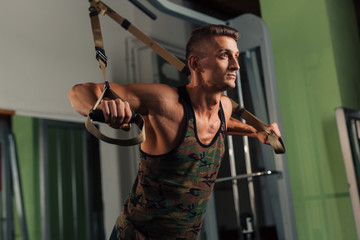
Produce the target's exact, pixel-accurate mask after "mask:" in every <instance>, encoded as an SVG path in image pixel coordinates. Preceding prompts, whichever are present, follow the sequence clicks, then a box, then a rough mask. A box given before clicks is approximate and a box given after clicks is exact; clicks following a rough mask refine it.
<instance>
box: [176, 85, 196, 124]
mask: <svg viewBox="0 0 360 240" xmlns="http://www.w3.org/2000/svg"><path fill="white" fill-rule="evenodd" d="M177 89H178V93H179V98H180V102H181V103H182V105H183V106H184V110H185V113H186V116H187V118H188V120H189V119H195V115H194V110H193V108H192V105H191V100H190V96H189V94H188V92H187V91H186V86H181V87H178V88H177Z"/></svg>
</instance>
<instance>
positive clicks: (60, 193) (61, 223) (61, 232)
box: [56, 128, 64, 240]
mask: <svg viewBox="0 0 360 240" xmlns="http://www.w3.org/2000/svg"><path fill="white" fill-rule="evenodd" d="M59 132H60V130H59V129H58V128H57V129H56V165H57V168H56V170H57V190H58V213H59V239H60V240H63V239H64V203H63V184H62V167H61V157H62V156H61V139H60V133H59Z"/></svg>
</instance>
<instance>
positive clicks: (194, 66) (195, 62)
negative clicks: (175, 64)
mask: <svg viewBox="0 0 360 240" xmlns="http://www.w3.org/2000/svg"><path fill="white" fill-rule="evenodd" d="M188 66H189V68H190V69H191V70H193V71H195V72H199V71H201V67H200V63H199V58H198V57H197V56H195V55H190V56H189V58H188Z"/></svg>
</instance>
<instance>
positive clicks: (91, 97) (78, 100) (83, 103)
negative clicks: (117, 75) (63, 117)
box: [68, 83, 101, 116]
mask: <svg viewBox="0 0 360 240" xmlns="http://www.w3.org/2000/svg"><path fill="white" fill-rule="evenodd" d="M100 94H101V89H99V87H98V86H97V84H94V83H85V84H77V85H75V86H73V87H72V88H71V90H70V91H69V93H68V97H69V99H70V102H71V105H72V107H73V108H74V109H75V111H77V112H78V113H80V114H81V115H83V116H86V115H87V114H88V113H89V111H90V109H91V108H92V107H93V106H94V104H95V103H96V101H97V99H98V97H99V96H100Z"/></svg>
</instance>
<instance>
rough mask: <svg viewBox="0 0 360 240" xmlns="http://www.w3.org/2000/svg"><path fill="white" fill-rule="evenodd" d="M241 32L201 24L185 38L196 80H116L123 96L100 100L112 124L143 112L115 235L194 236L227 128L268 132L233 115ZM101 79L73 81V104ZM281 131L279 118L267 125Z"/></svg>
mask: <svg viewBox="0 0 360 240" xmlns="http://www.w3.org/2000/svg"><path fill="white" fill-rule="evenodd" d="M238 37H239V35H238V32H237V31H236V30H235V29H233V28H230V27H227V26H223V25H207V26H205V27H201V28H198V29H196V30H195V31H194V32H193V33H192V35H191V38H190V40H189V42H188V44H187V47H186V58H187V63H188V67H189V69H190V71H191V82H190V83H189V84H188V85H186V86H184V87H180V88H173V87H170V86H168V85H163V84H129V85H125V86H123V85H119V84H115V83H114V84H111V88H112V90H113V91H115V92H116V93H117V94H118V95H119V96H121V97H122V98H123V99H126V101H125V102H123V101H121V100H119V99H118V100H103V101H102V102H101V104H100V105H99V107H98V109H100V110H102V111H103V114H104V117H105V121H106V123H108V124H109V125H110V126H111V127H113V128H120V129H124V130H128V129H129V127H130V126H129V124H128V122H129V120H130V117H131V109H130V106H131V108H132V109H134V110H135V112H137V113H140V114H141V115H143V117H144V120H145V126H146V129H145V131H146V140H145V142H144V143H142V144H141V146H140V153H141V155H140V164H139V169H138V174H137V176H136V179H135V182H134V184H133V187H132V190H131V193H130V194H129V196H128V197H127V199H126V202H125V204H124V208H123V212H122V214H121V216H120V217H119V218H118V220H117V222H116V225H115V228H114V231H113V234H112V236H111V238H112V239H196V238H197V237H198V235H199V233H200V229H201V225H202V221H203V217H204V213H205V210H206V206H207V202H208V200H209V198H210V195H211V192H212V190H213V187H214V183H215V179H216V176H217V173H218V169H219V167H220V163H221V158H222V156H223V154H224V151H225V147H224V140H225V135H226V134H237V135H247V136H250V137H257V138H258V139H259V140H260V141H261V142H262V143H267V142H266V136H265V134H263V133H262V132H257V131H256V130H255V129H254V128H253V127H252V126H249V125H247V124H244V123H242V122H241V121H238V120H236V119H234V118H232V117H231V113H232V106H231V102H230V100H229V99H228V98H227V97H225V96H222V93H223V91H226V90H229V89H232V88H234V87H235V79H236V71H237V70H239V65H238V62H237V59H238V56H239V51H238V48H237V43H236V42H237V40H238ZM102 89H103V84H95V83H86V84H81V85H75V86H74V87H73V88H72V89H71V91H70V92H69V98H70V100H71V102H72V105H73V107H74V109H75V110H76V111H77V112H79V113H80V114H82V115H87V114H88V112H89V110H90V109H91V108H92V106H93V105H94V104H95V102H96V100H97V99H98V97H99V96H100V94H101V92H102ZM268 127H269V128H270V129H271V130H272V131H274V132H275V134H276V135H277V136H278V137H280V132H279V129H278V126H277V124H276V123H273V124H271V125H269V126H268Z"/></svg>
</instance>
